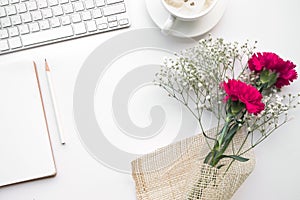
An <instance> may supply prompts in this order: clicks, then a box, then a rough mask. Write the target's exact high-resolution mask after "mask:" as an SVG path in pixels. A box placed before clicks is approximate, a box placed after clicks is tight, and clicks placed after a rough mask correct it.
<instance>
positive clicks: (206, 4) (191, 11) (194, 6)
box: [161, 0, 218, 34]
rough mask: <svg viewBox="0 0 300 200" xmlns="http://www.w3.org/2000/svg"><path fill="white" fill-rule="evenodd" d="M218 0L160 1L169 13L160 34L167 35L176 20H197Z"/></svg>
mask: <svg viewBox="0 0 300 200" xmlns="http://www.w3.org/2000/svg"><path fill="white" fill-rule="evenodd" d="M217 1H218V0H161V2H162V4H163V5H164V7H165V8H166V10H167V11H168V12H169V13H170V15H169V17H168V19H167V20H166V22H165V23H164V26H163V28H162V32H163V33H164V34H169V32H170V30H171V29H172V27H173V25H174V23H175V21H176V20H181V21H194V20H198V19H200V18H201V17H203V16H204V15H206V14H207V13H209V12H210V11H211V9H212V8H213V7H214V6H215V5H216V3H217Z"/></svg>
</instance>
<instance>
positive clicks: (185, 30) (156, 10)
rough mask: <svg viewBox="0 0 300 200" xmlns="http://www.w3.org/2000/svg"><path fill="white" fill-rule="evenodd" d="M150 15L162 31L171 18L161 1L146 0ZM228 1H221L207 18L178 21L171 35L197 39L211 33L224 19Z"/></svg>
mask: <svg viewBox="0 0 300 200" xmlns="http://www.w3.org/2000/svg"><path fill="white" fill-rule="evenodd" d="M145 1H146V6H147V10H148V13H149V15H150V17H151V18H152V20H153V21H154V23H155V24H156V25H157V26H158V27H159V28H160V29H161V28H162V27H163V25H164V23H165V21H166V20H167V18H168V17H169V12H168V11H167V10H166V9H165V7H164V6H163V4H162V2H161V0H145ZM227 2H228V0H219V1H218V2H217V4H216V5H215V7H214V8H213V9H212V10H211V11H210V12H209V13H208V14H207V15H205V16H203V17H202V18H200V19H199V20H196V21H190V22H186V21H185V22H184V21H180V20H177V21H176V22H175V24H174V26H173V27H172V29H173V30H174V32H171V33H170V34H172V35H174V36H177V37H183V35H184V36H185V37H197V36H200V35H203V34H205V33H207V32H208V31H210V30H211V29H212V28H213V27H214V26H216V25H217V23H218V22H219V21H220V19H221V18H222V16H223V14H224V12H225V9H226V5H227Z"/></svg>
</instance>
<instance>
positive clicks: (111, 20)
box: [107, 15, 117, 22]
mask: <svg viewBox="0 0 300 200" xmlns="http://www.w3.org/2000/svg"><path fill="white" fill-rule="evenodd" d="M107 21H108V22H114V21H117V16H115V15H114V16H108V17H107Z"/></svg>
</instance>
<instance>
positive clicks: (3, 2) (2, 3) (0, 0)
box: [0, 0, 9, 6]
mask: <svg viewBox="0 0 300 200" xmlns="http://www.w3.org/2000/svg"><path fill="white" fill-rule="evenodd" d="M8 3H9V2H8V0H0V6H6V5H8Z"/></svg>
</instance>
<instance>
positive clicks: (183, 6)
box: [164, 0, 214, 17]
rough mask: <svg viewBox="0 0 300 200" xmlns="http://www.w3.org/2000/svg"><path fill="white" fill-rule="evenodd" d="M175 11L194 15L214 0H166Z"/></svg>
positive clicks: (189, 15)
mask: <svg viewBox="0 0 300 200" xmlns="http://www.w3.org/2000/svg"><path fill="white" fill-rule="evenodd" d="M164 1H165V2H166V4H167V5H168V6H169V8H170V10H171V11H172V12H173V13H178V14H180V15H183V16H187V17H192V16H195V15H199V14H200V13H201V12H203V11H205V10H206V9H207V8H208V7H209V6H210V5H211V4H212V2H213V1H214V0H164Z"/></svg>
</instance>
